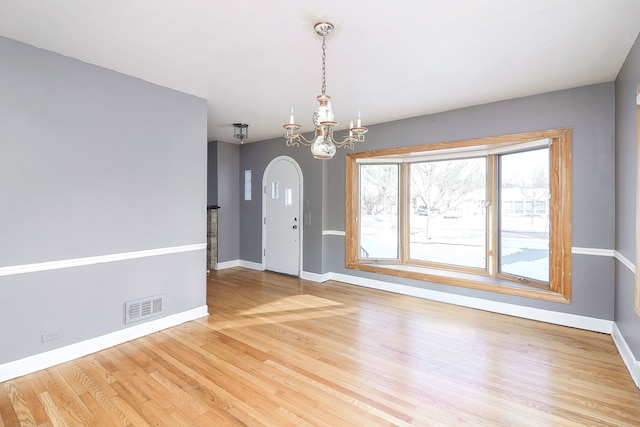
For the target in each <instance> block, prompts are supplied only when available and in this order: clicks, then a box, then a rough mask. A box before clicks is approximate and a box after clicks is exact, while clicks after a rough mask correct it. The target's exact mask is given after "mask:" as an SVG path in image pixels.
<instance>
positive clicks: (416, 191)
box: [409, 158, 487, 269]
mask: <svg viewBox="0 0 640 427" xmlns="http://www.w3.org/2000/svg"><path fill="white" fill-rule="evenodd" d="M486 170H487V162H486V159H484V158H477V159H458V160H444V161H434V162H424V163H414V164H412V165H411V178H410V184H409V185H410V187H411V189H410V197H411V214H410V237H409V253H410V255H409V257H410V258H412V259H416V260H422V261H429V262H436V263H444V264H452V265H460V266H465V267H474V268H482V269H484V268H486V216H485V212H486V209H485V206H486V203H485V201H486V194H487V191H486V181H487V180H486Z"/></svg>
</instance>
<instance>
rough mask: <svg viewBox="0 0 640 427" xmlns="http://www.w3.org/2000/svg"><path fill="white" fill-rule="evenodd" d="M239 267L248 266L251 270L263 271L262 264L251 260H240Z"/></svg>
mask: <svg viewBox="0 0 640 427" xmlns="http://www.w3.org/2000/svg"><path fill="white" fill-rule="evenodd" d="M240 267H246V268H250V269H251V270H258V271H264V267H263V266H262V264H260V263H257V262H251V261H240Z"/></svg>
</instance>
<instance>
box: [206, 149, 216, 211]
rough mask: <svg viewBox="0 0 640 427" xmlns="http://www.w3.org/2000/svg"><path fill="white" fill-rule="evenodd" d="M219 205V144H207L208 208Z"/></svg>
mask: <svg viewBox="0 0 640 427" xmlns="http://www.w3.org/2000/svg"><path fill="white" fill-rule="evenodd" d="M217 204H218V143H217V142H216V141H212V142H209V143H208V144H207V206H209V205H212V206H215V205H217Z"/></svg>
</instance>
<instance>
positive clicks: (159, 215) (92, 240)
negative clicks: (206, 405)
mask: <svg viewBox="0 0 640 427" xmlns="http://www.w3.org/2000/svg"><path fill="white" fill-rule="evenodd" d="M0 94H1V95H0V197H1V199H0V236H1V237H0V242H1V243H0V269H3V268H4V271H7V270H8V269H7V267H12V266H20V265H25V264H32V263H42V262H48V261H65V260H71V259H76V258H85V257H92V256H98V255H117V254H123V253H127V252H133V251H141V250H150V249H161V248H172V247H177V246H183V245H193V244H203V243H204V242H205V233H206V229H205V226H206V224H205V218H206V156H207V153H206V101H205V100H203V99H199V98H196V97H193V96H189V95H185V94H182V93H179V92H176V91H173V90H169V89H166V88H162V87H159V86H156V85H152V84H150V83H147V82H144V81H142V80H139V79H135V78H132V77H128V76H125V75H122V74H119V73H116V72H113V71H110V70H106V69H103V68H100V67H96V66H93V65H90V64H87V63H84V62H81V61H77V60H74V59H71V58H67V57H64V56H61V55H57V54H53V53H51V52H47V51H44V50H41V49H37V48H34V47H32V46H28V45H25V44H21V43H18V42H15V41H11V40H8V39H5V38H0ZM205 252H206V251H205V250H204V249H202V250H196V251H188V252H183V253H175V254H168V255H162V256H153V257H146V258H139V259H132V260H127V261H117V262H108V263H103V264H94V265H87V266H83V267H75V268H63V269H57V270H46V271H42V272H34V273H26V274H11V275H4V276H2V277H0V364H1V363H6V362H8V361H12V360H16V359H19V358H23V357H25V356H29V355H33V354H37V353H41V352H44V351H47V350H51V349H53V348H57V347H62V346H65V345H69V344H72V343H75V342H79V341H82V340H86V339H89V338H93V337H97V336H100V335H103V334H106V333H109V332H113V331H117V330H119V329H123V328H125V325H124V312H123V309H124V302H125V301H128V300H133V299H138V298H144V297H147V296H153V295H158V294H162V295H164V296H165V311H164V313H163V316H166V315H171V314H175V313H180V312H184V311H186V310H190V309H193V308H196V307H200V306H202V305H204V304H205V303H206V284H205V281H206V266H205ZM46 330H56V331H58V332H59V334H60V336H61V338H60V339H58V340H55V341H51V342H48V343H42V342H41V333H42V332H44V331H46Z"/></svg>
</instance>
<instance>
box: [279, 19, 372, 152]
mask: <svg viewBox="0 0 640 427" xmlns="http://www.w3.org/2000/svg"><path fill="white" fill-rule="evenodd" d="M313 28H314V29H315V31H316V33H318V35H319V36H321V37H322V93H321V94H320V95H318V97H317V99H318V102H319V103H320V105H319V106H318V108H316V109H315V111H314V112H313V124H314V125H315V136H314V138H313V139H311V140H308V139H306V138H305V137H304V136H302V134H300V132H298V131H299V130H300V125H299V124H297V123H296V122H295V119H294V114H293V113H294V110H293V106H292V107H291V115H290V116H289V123H287V124H285V125H283V127H284V128H285V129H286V131H287V132H286V133H285V134H284V138H285V140H286V142H287V146H288V147H293V146H299V144H302V145H304V146H307V147H311V153H312V154H313V157H315V158H316V159H322V160H327V159H330V158H332V157H333V155H334V154H336V147H344V148H348V149H350V150H353V148H354V143H355V142H364V134H365V133H367V130H368V129H367V128H366V127H362V119H361V117H360V113H358V117H357V119H356V125H355V126H354V125H353V120H351V123H350V125H349V134H348V135H345V136H343V137H342V139H341V140H339V141H336V140H335V139H334V135H333V130H334V128H335V127H336V126H337V125H338V122H336V121H335V117H334V115H333V110H332V108H331V97H330V96H329V95H327V94H326V89H327V79H326V65H325V61H326V57H327V43H326V38H327V36H328V35H329V34H330V33H331V31H332V30H333V28H334V26H333V24H332V23H330V22H319V23H317V24H316V25H315V26H314V27H313Z"/></svg>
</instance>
